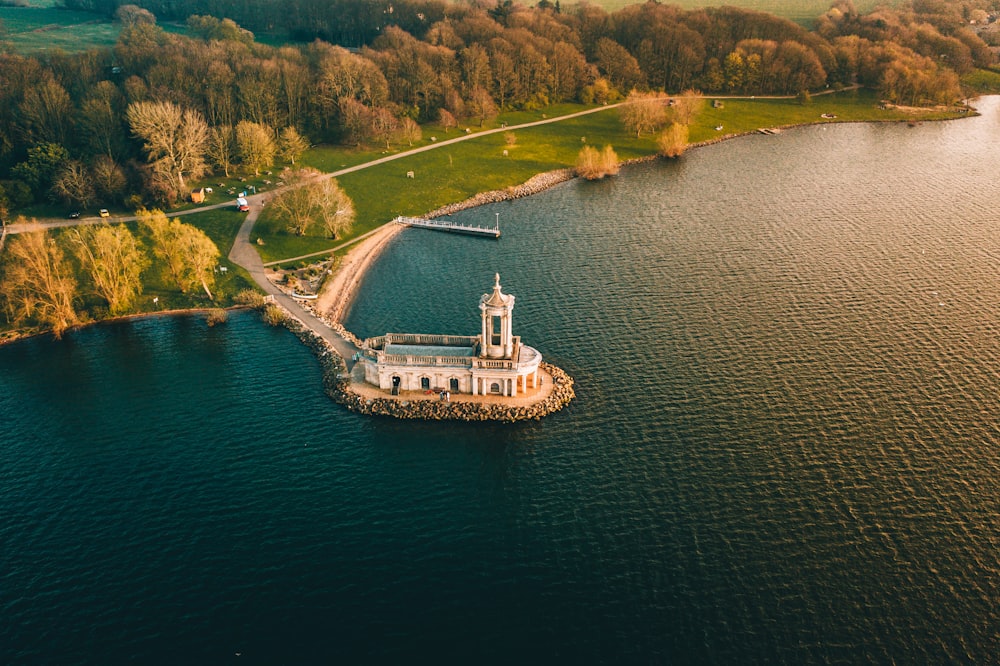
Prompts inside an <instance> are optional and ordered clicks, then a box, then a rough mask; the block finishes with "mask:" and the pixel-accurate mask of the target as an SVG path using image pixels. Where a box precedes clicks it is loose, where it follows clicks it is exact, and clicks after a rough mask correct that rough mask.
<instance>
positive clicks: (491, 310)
mask: <svg viewBox="0 0 1000 666" xmlns="http://www.w3.org/2000/svg"><path fill="white" fill-rule="evenodd" d="M479 309H480V311H481V312H482V314H483V329H482V346H481V350H480V356H485V357H487V358H510V357H511V356H512V355H513V353H514V334H513V332H512V329H511V324H512V319H513V317H512V313H513V311H514V296H513V294H505V293H503V291H502V290H501V288H500V274H499V273H497V274H496V283H495V284H494V285H493V292H492V293H489V294H483V297H482V298H481V299H479Z"/></svg>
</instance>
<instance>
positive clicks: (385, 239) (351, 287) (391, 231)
mask: <svg viewBox="0 0 1000 666" xmlns="http://www.w3.org/2000/svg"><path fill="white" fill-rule="evenodd" d="M405 228H406V227H404V226H403V225H401V224H396V223H395V222H390V223H388V224H384V225H382V226H381V227H379V228H378V229H377V230H376V231H375V233H373V234H372V235H371V236H369V237H368V238H366V239H364V240H363V241H361V242H360V243H358V244H357V245H355V246H354V247H353V248H351V249H350V250H348V252H347V254H345V255H344V256H343V257H342V258H341V259H340V264H339V265H338V266H337V269H336V272H335V273H334V274H333V276H332V277H331V278H330V279H329V280H327V281H326V283H325V284H324V285H323V289H322V290H321V292H320V295H319V298H318V299H317V302H316V304H315V309H316V311H317V312H319V313H322V314H323V316H324V317H326V318H328V319H329V320H331V321H334V322H338V323H339V322H340V321H341V318H342V317H343V316H344V315H345V314H346V313H347V309H348V308H349V307H350V305H351V301H353V300H354V295H355V294H356V293H357V291H358V286H359V285H360V284H361V280H362V279H363V278H364V276H365V272H366V271H367V270H368V267H369V266H371V264H372V262H374V261H375V259H377V258H378V255H379V254H381V252H382V249H383V248H385V246H386V245H387V244H388V243H389V241H391V240H392V239H393V238H395V237H396V234H398V233H399V232H401V231H402V230H403V229H405Z"/></svg>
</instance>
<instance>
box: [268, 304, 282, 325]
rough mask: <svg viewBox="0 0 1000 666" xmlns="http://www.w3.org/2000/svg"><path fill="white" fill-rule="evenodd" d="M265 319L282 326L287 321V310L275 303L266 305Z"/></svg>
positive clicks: (269, 322) (271, 323)
mask: <svg viewBox="0 0 1000 666" xmlns="http://www.w3.org/2000/svg"><path fill="white" fill-rule="evenodd" d="M263 317H264V321H265V322H267V323H268V324H270V325H271V326H281V325H282V324H283V323H284V322H285V312H284V310H282V309H281V308H280V307H278V306H277V305H275V304H274V303H268V304H267V305H266V306H264V314H263Z"/></svg>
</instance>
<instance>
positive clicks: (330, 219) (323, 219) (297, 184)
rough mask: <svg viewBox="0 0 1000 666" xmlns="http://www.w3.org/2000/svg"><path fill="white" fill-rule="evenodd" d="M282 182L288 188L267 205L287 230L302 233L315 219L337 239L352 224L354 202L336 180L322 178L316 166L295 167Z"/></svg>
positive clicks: (328, 233)
mask: <svg viewBox="0 0 1000 666" xmlns="http://www.w3.org/2000/svg"><path fill="white" fill-rule="evenodd" d="M285 182H287V183H288V184H289V185H288V187H286V188H285V189H283V190H282V191H281V192H280V193H279V194H278V195H277V196H275V197H274V199H273V200H272V201H271V203H270V204H269V205H268V207H269V208H270V209H271V210H272V211H273V212H274V215H275V216H276V217H278V219H280V220H283V221H284V222H285V225H286V228H287V229H288V231H289V232H291V233H293V234H295V235H297V236H301V235H303V234H305V233H306V232H307V231H308V230H309V228H310V227H311V226H312V225H313V224H314V223H315V222H317V221H318V222H320V223H321V225H322V227H323V231H324V232H325V233H326V234H327V235H328V236H330V237H331V238H336V237H337V236H338V235H339V234H340V233H342V232H344V231H346V230H347V229H349V228H350V227H351V225H352V224H353V223H354V204H353V203H352V202H351V199H350V197H348V196H347V194H346V193H345V192H344V191H343V190H342V189H341V188H340V186H339V185H338V184H337V181H335V180H333V179H330V178H322V177H321V176H320V173H319V172H318V171H316V170H315V169H298V170H297V171H293V172H291V173H290V174H288V175H287V176H286V177H285Z"/></svg>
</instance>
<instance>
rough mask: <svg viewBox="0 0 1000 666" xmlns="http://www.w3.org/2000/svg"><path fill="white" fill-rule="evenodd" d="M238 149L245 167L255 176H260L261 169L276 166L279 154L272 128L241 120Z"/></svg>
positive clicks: (237, 126) (237, 130)
mask: <svg viewBox="0 0 1000 666" xmlns="http://www.w3.org/2000/svg"><path fill="white" fill-rule="evenodd" d="M236 149H237V151H238V152H239V155H240V160H241V161H242V162H243V166H244V167H245V168H247V169H253V173H254V175H255V176H259V175H260V170H261V169H263V168H265V167H269V166H271V165H272V164H274V156H275V155H276V154H277V152H278V146H277V145H276V144H275V142H274V132H273V131H272V130H271V128H270V127H268V126H267V125H262V124H260V123H252V122H250V121H248V120H241V121H240V122H239V124H238V125H236Z"/></svg>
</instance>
